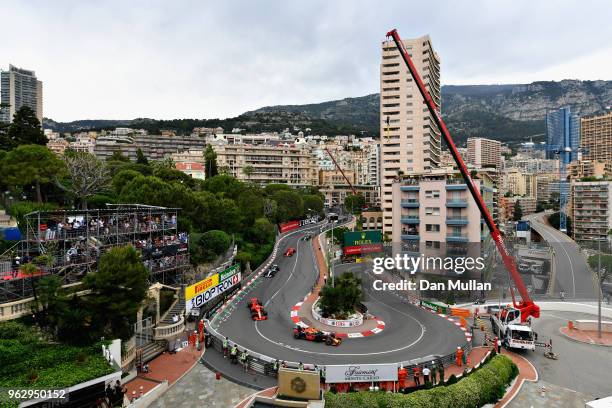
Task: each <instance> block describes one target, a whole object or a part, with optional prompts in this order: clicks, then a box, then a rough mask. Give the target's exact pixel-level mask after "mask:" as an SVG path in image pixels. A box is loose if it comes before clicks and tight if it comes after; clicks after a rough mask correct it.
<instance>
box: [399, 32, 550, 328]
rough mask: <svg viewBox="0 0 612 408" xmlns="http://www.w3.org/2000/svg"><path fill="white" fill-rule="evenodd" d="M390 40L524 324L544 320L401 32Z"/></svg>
mask: <svg viewBox="0 0 612 408" xmlns="http://www.w3.org/2000/svg"><path fill="white" fill-rule="evenodd" d="M387 37H391V38H393V41H394V42H395V45H396V47H397V49H398V50H399V52H400V55H401V56H402V58H403V60H404V62H405V63H406V66H407V68H408V70H409V71H410V74H411V75H412V78H413V79H414V82H415V83H416V84H417V86H418V88H419V91H420V92H421V95H422V96H423V99H424V100H425V103H426V104H427V108H428V109H429V114H430V115H431V117H432V118H433V120H434V122H435V123H436V126H438V129H440V132H441V133H442V136H443V137H444V140H445V141H446V144H447V145H448V148H449V149H450V152H451V155H452V156H453V159H454V160H455V163H456V164H457V167H459V171H460V172H461V175H462V176H463V179H464V180H465V182H466V184H467V187H468V189H469V190H470V193H471V194H472V197H473V198H474V201H475V202H476V205H477V206H478V209H479V210H480V214H481V215H482V218H484V220H485V223H486V224H487V227H488V228H489V232H490V234H491V238H493V241H495V245H496V246H497V249H498V250H499V253H500V254H501V257H502V260H503V261H504V264H505V265H506V269H507V270H508V272H509V273H510V276H511V277H512V280H513V281H514V284H515V285H516V288H517V290H518V292H519V294H520V295H521V300H520V301H518V302H517V300H516V298H515V296H514V289H513V288H512V286H510V292H511V294H512V302H513V304H514V307H515V308H516V309H518V311H519V312H520V321H521V322H525V321H526V320H527V319H528V318H529V317H530V316H533V317H535V318H538V317H540V307H539V306H538V305H536V304H535V303H534V302H533V300H532V299H531V296H529V292H528V291H527V287H525V283H524V282H523V279H522V278H521V276H520V275H519V272H518V269H517V267H516V262H515V261H514V258H512V257H511V256H510V254H508V250H507V249H506V245H505V244H504V241H503V239H502V236H501V233H500V231H499V229H498V228H497V225H495V222H494V221H493V217H491V214H490V213H489V210H488V209H487V206H486V205H485V203H484V200H483V199H482V196H481V195H480V191H479V189H478V188H477V187H476V186H475V185H474V182H473V181H472V177H471V176H470V173H469V172H468V169H467V167H466V165H465V163H464V162H463V159H462V158H461V155H459V151H457V146H455V143H454V142H453V138H452V137H451V135H450V133H449V131H448V129H447V128H446V125H445V124H444V121H443V120H442V117H441V116H440V112H439V111H438V108H437V106H436V104H435V103H434V101H433V99H432V98H431V95H430V94H429V92H428V91H427V89H426V88H425V84H424V83H423V81H422V80H421V77H420V76H419V73H418V72H417V70H416V68H415V66H414V64H413V63H412V60H411V59H410V56H409V55H408V52H407V51H406V48H405V47H404V44H403V43H402V40H401V39H400V36H399V34H398V32H397V30H395V29H394V30H391V31H389V32H388V33H387ZM510 316H511V317H512V316H514V315H510ZM516 317H518V316H516ZM510 320H512V319H509V321H508V323H511V322H510ZM515 320H518V319H516V318H515Z"/></svg>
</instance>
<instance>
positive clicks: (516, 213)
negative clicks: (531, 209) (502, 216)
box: [512, 200, 523, 221]
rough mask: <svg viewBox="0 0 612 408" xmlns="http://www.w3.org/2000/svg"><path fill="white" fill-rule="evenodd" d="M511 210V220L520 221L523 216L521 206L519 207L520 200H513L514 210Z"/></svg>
mask: <svg viewBox="0 0 612 408" xmlns="http://www.w3.org/2000/svg"><path fill="white" fill-rule="evenodd" d="M512 212H513V216H512V220H513V221H520V220H521V219H522V218H523V208H522V207H521V202H520V201H519V200H516V201H515V202H514V211H512Z"/></svg>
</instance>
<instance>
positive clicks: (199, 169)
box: [169, 150, 206, 180]
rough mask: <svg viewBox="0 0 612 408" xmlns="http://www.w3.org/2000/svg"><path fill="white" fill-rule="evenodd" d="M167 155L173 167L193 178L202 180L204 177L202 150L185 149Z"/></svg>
mask: <svg viewBox="0 0 612 408" xmlns="http://www.w3.org/2000/svg"><path fill="white" fill-rule="evenodd" d="M169 157H170V158H171V159H172V161H173V162H174V167H175V168H176V169H177V170H180V171H182V172H183V173H185V174H187V175H188V176H191V177H193V178H195V179H199V180H204V179H205V178H206V174H205V171H204V150H187V151H183V152H177V153H172V154H171V155H170V156H169Z"/></svg>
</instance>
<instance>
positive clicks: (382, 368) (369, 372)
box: [325, 364, 397, 384]
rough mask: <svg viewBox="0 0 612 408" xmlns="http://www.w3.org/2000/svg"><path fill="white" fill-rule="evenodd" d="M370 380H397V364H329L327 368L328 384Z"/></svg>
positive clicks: (326, 377)
mask: <svg viewBox="0 0 612 408" xmlns="http://www.w3.org/2000/svg"><path fill="white" fill-rule="evenodd" d="M370 381H397V365H396V364H350V365H328V366H326V369H325V382H326V383H328V384H332V383H347V382H370Z"/></svg>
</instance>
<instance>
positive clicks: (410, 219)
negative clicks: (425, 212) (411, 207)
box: [401, 215, 420, 225]
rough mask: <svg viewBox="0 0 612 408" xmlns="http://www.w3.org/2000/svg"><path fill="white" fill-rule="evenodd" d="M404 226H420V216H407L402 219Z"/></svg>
mask: <svg viewBox="0 0 612 408" xmlns="http://www.w3.org/2000/svg"><path fill="white" fill-rule="evenodd" d="M401 221H402V224H409V225H418V224H419V222H420V221H419V216H418V215H406V216H403V217H402V218H401Z"/></svg>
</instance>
